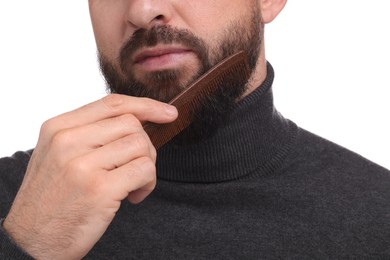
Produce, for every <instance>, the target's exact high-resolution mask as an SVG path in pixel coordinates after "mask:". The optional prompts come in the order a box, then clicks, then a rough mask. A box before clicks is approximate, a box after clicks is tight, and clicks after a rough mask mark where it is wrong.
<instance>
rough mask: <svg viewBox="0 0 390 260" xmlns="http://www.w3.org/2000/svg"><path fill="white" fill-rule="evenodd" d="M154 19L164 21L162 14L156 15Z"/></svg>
mask: <svg viewBox="0 0 390 260" xmlns="http://www.w3.org/2000/svg"><path fill="white" fill-rule="evenodd" d="M154 19H156V20H162V19H164V16H163V15H162V14H160V15H157V16H156V17H155V18H154Z"/></svg>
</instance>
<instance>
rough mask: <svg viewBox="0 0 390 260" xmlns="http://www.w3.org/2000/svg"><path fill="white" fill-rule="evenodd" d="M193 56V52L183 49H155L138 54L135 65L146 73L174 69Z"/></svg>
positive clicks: (136, 54)
mask: <svg viewBox="0 0 390 260" xmlns="http://www.w3.org/2000/svg"><path fill="white" fill-rule="evenodd" d="M193 55H194V52H193V51H192V50H190V49H187V48H183V47H174V46H160V47H153V48H148V49H142V50H140V51H138V52H136V53H135V54H134V56H133V57H134V58H133V64H134V66H137V67H140V69H142V70H145V71H155V70H164V69H174V68H178V67H179V66H180V65H181V64H182V63H183V62H185V60H186V59H187V58H189V57H190V56H193Z"/></svg>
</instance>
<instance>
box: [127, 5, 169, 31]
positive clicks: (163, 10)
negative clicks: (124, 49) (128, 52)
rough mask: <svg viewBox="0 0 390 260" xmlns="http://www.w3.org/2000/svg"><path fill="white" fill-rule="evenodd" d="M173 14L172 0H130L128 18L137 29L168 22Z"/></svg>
mask: <svg viewBox="0 0 390 260" xmlns="http://www.w3.org/2000/svg"><path fill="white" fill-rule="evenodd" d="M172 15H173V7H172V4H171V1H170V0H130V1H129V7H128V13H127V20H128V22H129V23H131V24H132V25H133V26H134V27H136V28H137V29H141V28H142V29H150V28H152V27H153V26H156V25H161V24H167V23H168V22H169V21H170V20H171V19H172Z"/></svg>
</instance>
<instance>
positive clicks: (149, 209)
mask: <svg viewBox="0 0 390 260" xmlns="http://www.w3.org/2000/svg"><path fill="white" fill-rule="evenodd" d="M285 4H286V0H259V1H255V0H252V1H249V0H248V1H228V0H218V1H206V0H201V1H151V0H144V1H141V0H124V1H110V0H90V1H89V5H90V13H91V18H92V24H93V28H94V32H95V37H96V42H97V46H98V50H99V58H100V61H101V68H102V72H103V73H104V75H105V78H106V80H107V84H108V86H109V88H110V90H111V92H112V93H114V94H112V95H108V96H107V97H105V98H103V99H102V100H99V101H96V102H94V103H91V104H88V105H86V106H84V107H81V108H79V109H76V110H74V111H71V112H68V113H65V114H62V115H60V116H57V117H55V118H53V119H50V120H48V121H47V122H45V123H44V124H43V126H42V130H41V133H40V137H39V140H38V144H37V146H36V148H35V149H34V151H33V153H32V154H31V152H30V151H29V152H25V153H16V154H15V155H14V156H13V157H10V158H3V159H1V161H0V173H1V175H0V176H1V177H0V178H1V179H0V185H1V191H0V192H1V216H2V217H3V216H4V217H5V219H4V221H3V222H2V231H1V233H0V241H1V251H0V256H1V257H3V258H10V259H18V258H19V259H28V258H29V257H33V258H37V259H80V258H83V257H85V258H91V259H96V258H98V259H99V258H100V259H112V258H114V259H127V258H141V259H156V258H157V259H159V258H160V259H187V258H191V259H199V258H200V259H202V258H205V259H215V258H216V259H226V258H228V259H229V258H231V259H236V258H245V259H259V258H260V259H261V258H263V259H275V258H326V259H328V258H329V259H334V258H339V259H340V258H370V257H371V258H386V257H389V256H390V247H389V242H390V236H389V235H390V224H389V216H390V205H389V201H390V192H389V184H390V175H389V171H387V170H385V169H384V168H382V167H380V166H377V165H375V164H373V163H371V162H369V161H367V160H365V159H364V158H362V157H360V156H358V155H356V154H354V153H352V152H350V151H347V150H346V149H343V148H342V147H339V146H337V145H335V144H333V143H330V142H328V141H326V140H323V139H322V138H320V137H317V136H315V135H313V134H311V133H308V132H307V131H305V130H303V129H301V128H299V127H297V126H296V125H295V124H294V123H293V122H291V121H289V120H287V119H285V118H283V117H282V116H281V115H280V114H279V113H278V112H277V111H276V110H275V109H274V106H273V103H272V80H273V69H272V67H271V65H270V64H269V63H267V62H266V59H265V52H264V41H263V27H264V25H265V24H267V23H269V22H271V21H272V20H273V19H274V18H275V17H276V16H277V15H278V13H279V12H280V11H281V10H282V9H283V7H284V5H285ZM222 10H223V11H222ZM240 50H247V51H248V53H249V65H250V68H251V73H252V74H251V78H250V80H249V81H248V82H242V81H241V80H240V79H241V77H240V75H236V77H235V78H236V79H237V80H229V81H226V82H224V84H222V85H221V86H220V90H221V91H218V92H217V94H216V95H213V96H212V97H210V100H208V103H206V105H205V106H204V107H203V108H202V116H201V117H198V118H196V119H195V121H194V123H193V124H192V125H191V126H190V127H189V128H188V129H186V130H185V131H184V132H183V133H182V134H180V135H179V136H178V137H177V138H175V139H174V140H172V141H171V142H170V143H168V144H167V145H165V146H164V147H162V148H161V149H160V150H159V151H158V152H157V151H156V150H155V148H154V147H153V145H152V144H151V142H150V139H149V137H148V136H147V134H146V133H145V131H144V129H143V124H144V123H145V122H155V123H169V122H173V121H174V120H175V119H176V118H177V111H176V109H175V108H174V107H172V106H169V105H167V104H166V103H164V102H166V101H168V100H170V99H171V98H172V97H174V96H175V95H177V94H178V93H180V92H181V91H182V90H183V89H185V88H186V86H188V85H189V84H190V83H191V82H193V81H194V80H195V79H196V78H198V77H199V76H200V75H202V74H203V73H204V72H206V71H207V70H208V69H210V68H211V67H212V66H213V65H215V64H216V63H218V62H219V61H221V60H222V59H223V58H225V57H226V56H228V55H230V54H233V53H236V52H238V51H240ZM145 97H148V98H145ZM157 100H159V101H157ZM161 101H162V102H161ZM156 172H157V176H156ZM157 179H158V180H157ZM156 184H157V186H156ZM152 191H153V192H152ZM146 197H147V198H146ZM126 199H127V200H128V201H130V202H131V203H128V202H127V200H126ZM141 201H142V203H140V202H141Z"/></svg>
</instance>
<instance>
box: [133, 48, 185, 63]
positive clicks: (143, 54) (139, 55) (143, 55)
mask: <svg viewBox="0 0 390 260" xmlns="http://www.w3.org/2000/svg"><path fill="white" fill-rule="evenodd" d="M187 51H191V50H190V49H188V48H185V47H181V46H161V47H153V48H147V49H142V50H140V51H137V52H136V53H135V54H134V58H133V61H134V63H138V62H141V61H143V60H145V59H148V58H151V57H158V56H161V55H165V54H171V53H181V52H187Z"/></svg>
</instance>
